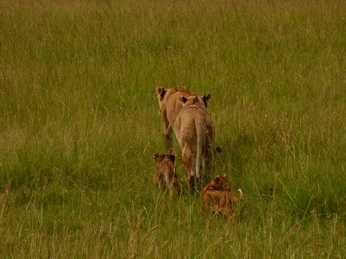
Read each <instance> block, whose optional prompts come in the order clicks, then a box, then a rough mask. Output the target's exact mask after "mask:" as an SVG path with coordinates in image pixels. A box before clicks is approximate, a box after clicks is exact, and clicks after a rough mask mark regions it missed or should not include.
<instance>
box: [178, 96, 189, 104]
mask: <svg viewBox="0 0 346 259" xmlns="http://www.w3.org/2000/svg"><path fill="white" fill-rule="evenodd" d="M179 99H180V101H182V102H183V103H186V101H187V99H186V98H185V97H184V96H180V97H179Z"/></svg>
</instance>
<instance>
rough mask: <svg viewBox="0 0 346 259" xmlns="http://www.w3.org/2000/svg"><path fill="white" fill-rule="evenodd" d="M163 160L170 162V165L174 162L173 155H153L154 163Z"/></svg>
mask: <svg viewBox="0 0 346 259" xmlns="http://www.w3.org/2000/svg"><path fill="white" fill-rule="evenodd" d="M165 159H168V160H170V161H172V163H173V164H174V162H175V155H158V154H155V155H154V160H155V162H156V163H158V162H160V161H163V160H165Z"/></svg>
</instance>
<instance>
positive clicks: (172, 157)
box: [169, 155, 175, 163]
mask: <svg viewBox="0 0 346 259" xmlns="http://www.w3.org/2000/svg"><path fill="white" fill-rule="evenodd" d="M169 159H170V160H171V161H172V162H173V163H174V161H175V155H170V156H169Z"/></svg>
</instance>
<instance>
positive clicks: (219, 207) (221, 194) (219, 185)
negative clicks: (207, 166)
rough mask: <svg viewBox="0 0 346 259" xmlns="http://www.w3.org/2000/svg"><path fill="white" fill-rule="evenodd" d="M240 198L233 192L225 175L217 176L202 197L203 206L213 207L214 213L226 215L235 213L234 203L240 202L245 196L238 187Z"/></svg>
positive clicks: (205, 189)
mask: <svg viewBox="0 0 346 259" xmlns="http://www.w3.org/2000/svg"><path fill="white" fill-rule="evenodd" d="M238 192H239V194H240V196H239V198H237V197H235V196H234V195H233V193H232V190H231V187H230V186H229V184H228V181H227V179H226V178H225V177H224V176H216V177H215V178H214V179H213V180H212V181H211V182H210V183H209V184H208V185H207V186H206V187H205V188H204V189H203V194H202V195H203V197H202V208H203V209H204V210H205V209H207V208H209V209H211V210H212V211H213V212H214V213H221V214H223V215H225V216H228V217H232V216H233V215H234V210H233V203H234V202H239V201H240V200H241V199H242V197H243V191H242V190H241V189H238Z"/></svg>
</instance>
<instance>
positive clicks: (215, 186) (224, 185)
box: [203, 175, 231, 191]
mask: <svg viewBox="0 0 346 259" xmlns="http://www.w3.org/2000/svg"><path fill="white" fill-rule="evenodd" d="M225 176H226V175H223V176H220V175H218V176H216V177H215V178H214V179H213V180H211V182H210V183H208V185H207V186H206V187H205V188H204V189H203V191H207V190H219V191H231V187H230V186H229V184H228V181H227V179H226V177H225Z"/></svg>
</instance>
